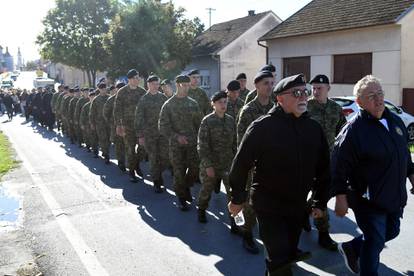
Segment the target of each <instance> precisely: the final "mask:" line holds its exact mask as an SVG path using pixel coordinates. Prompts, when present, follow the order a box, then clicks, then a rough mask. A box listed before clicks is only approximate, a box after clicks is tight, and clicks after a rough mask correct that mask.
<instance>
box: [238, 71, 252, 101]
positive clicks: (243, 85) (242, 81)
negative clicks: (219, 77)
mask: <svg viewBox="0 0 414 276" xmlns="http://www.w3.org/2000/svg"><path fill="white" fill-rule="evenodd" d="M236 80H237V81H238V82H239V83H240V96H239V97H240V100H242V101H243V104H244V102H245V101H246V97H247V95H248V94H249V92H250V90H249V89H247V88H246V83H247V77H246V74H245V73H240V74H238V75H237V77H236Z"/></svg>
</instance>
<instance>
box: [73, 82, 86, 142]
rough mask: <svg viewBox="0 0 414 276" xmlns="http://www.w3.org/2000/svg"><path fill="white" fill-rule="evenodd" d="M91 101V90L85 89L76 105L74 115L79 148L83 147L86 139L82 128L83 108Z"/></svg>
mask: <svg viewBox="0 0 414 276" xmlns="http://www.w3.org/2000/svg"><path fill="white" fill-rule="evenodd" d="M88 101H89V89H88V88H83V89H82V92H81V96H80V98H79V99H78V100H77V101H76V104H75V113H74V115H73V121H74V125H75V132H76V137H77V139H78V145H79V147H82V144H83V143H85V141H86V140H85V137H84V136H83V133H82V129H81V126H80V122H79V121H80V114H81V111H82V107H83V106H84V105H85V104H86V103H87V102H88Z"/></svg>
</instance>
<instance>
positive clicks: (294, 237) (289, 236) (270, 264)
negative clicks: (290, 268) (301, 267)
mask: <svg viewBox="0 0 414 276" xmlns="http://www.w3.org/2000/svg"><path fill="white" fill-rule="evenodd" d="M256 214H257V221H258V224H259V234H260V238H261V239H262V241H263V243H264V247H265V249H266V253H267V256H266V268H267V273H268V274H270V275H272V274H273V272H276V271H278V270H279V269H280V268H282V267H285V266H286V265H287V264H289V263H290V262H291V261H292V260H293V259H295V255H296V250H297V248H298V243H299V238H300V234H301V232H302V226H303V213H301V214H298V215H281V214H274V213H264V212H260V211H259V212H256Z"/></svg>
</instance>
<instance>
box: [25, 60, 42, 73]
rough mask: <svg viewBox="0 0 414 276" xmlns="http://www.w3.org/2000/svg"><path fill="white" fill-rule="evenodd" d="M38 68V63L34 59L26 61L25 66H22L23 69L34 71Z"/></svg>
mask: <svg viewBox="0 0 414 276" xmlns="http://www.w3.org/2000/svg"><path fill="white" fill-rule="evenodd" d="M37 68H39V64H38V63H37V62H36V61H28V62H26V66H25V67H24V70H25V71H34V70H36V69H37Z"/></svg>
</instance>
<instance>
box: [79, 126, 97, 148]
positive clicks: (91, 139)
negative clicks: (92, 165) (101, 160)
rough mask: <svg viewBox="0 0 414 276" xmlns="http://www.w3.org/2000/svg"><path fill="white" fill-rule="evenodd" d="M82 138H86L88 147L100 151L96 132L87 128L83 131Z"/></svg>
mask: <svg viewBox="0 0 414 276" xmlns="http://www.w3.org/2000/svg"><path fill="white" fill-rule="evenodd" d="M82 136H83V137H84V139H85V143H86V145H87V146H89V147H92V150H98V137H97V135H96V131H93V130H91V129H90V128H89V127H86V128H84V129H83V130H82Z"/></svg>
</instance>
